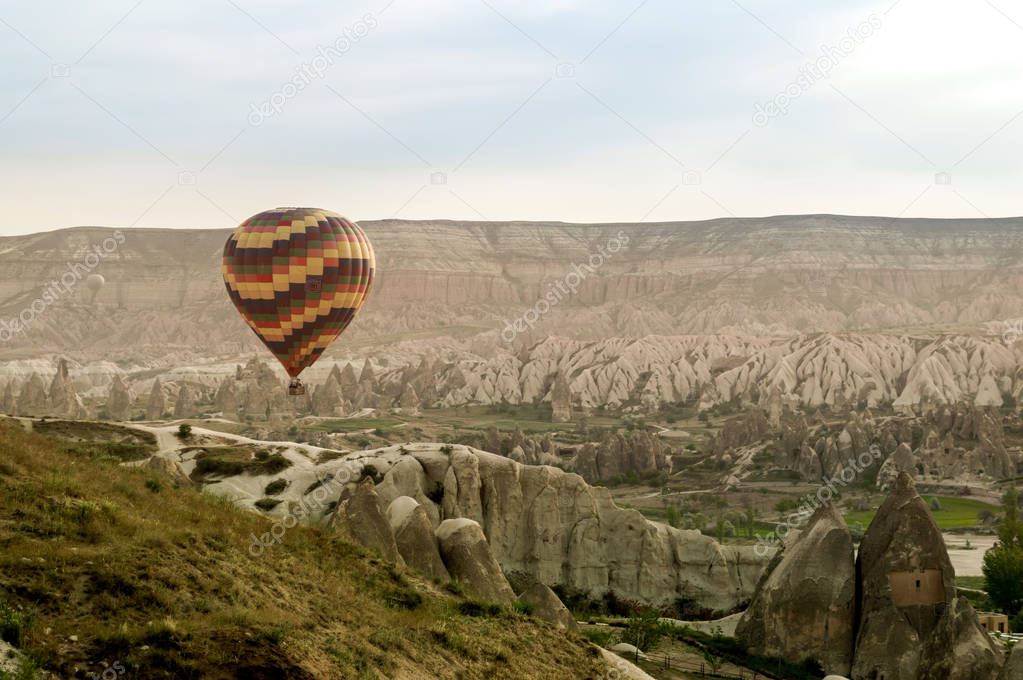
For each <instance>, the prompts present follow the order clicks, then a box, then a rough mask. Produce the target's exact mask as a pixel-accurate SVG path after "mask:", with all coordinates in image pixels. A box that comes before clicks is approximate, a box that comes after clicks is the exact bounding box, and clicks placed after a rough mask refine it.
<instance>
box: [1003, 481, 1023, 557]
mask: <svg viewBox="0 0 1023 680" xmlns="http://www.w3.org/2000/svg"><path fill="white" fill-rule="evenodd" d="M1002 510H1003V511H1004V512H1005V518H1004V519H1003V520H1002V524H1001V526H999V527H998V540H999V541H1000V542H1001V543H1002V545H1015V546H1017V547H1020V548H1023V522H1020V519H1019V491H1017V490H1016V486H1015V485H1014V484H1010V485H1009V488H1008V489H1006V491H1005V495H1003V496H1002Z"/></svg>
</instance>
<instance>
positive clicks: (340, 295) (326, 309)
mask: <svg viewBox="0 0 1023 680" xmlns="http://www.w3.org/2000/svg"><path fill="white" fill-rule="evenodd" d="M375 270H376V261H375V259H374V257H373V247H372V246H371V245H370V242H369V239H367V238H366V235H365V234H364V233H363V232H362V229H360V228H359V226H358V225H357V224H355V223H354V222H350V221H348V220H347V219H345V218H344V217H341V216H340V215H338V214H337V213H333V212H330V211H328V210H320V209H318V208H276V209H274V210H268V211H266V212H261V213H259V214H258V215H253V216H252V217H250V218H249V219H247V220H245V221H244V222H242V223H241V225H239V226H238V228H237V229H235V231H234V233H233V234H231V237H230V238H229V239H227V243H226V244H225V245H224V261H223V274H224V284H225V285H226V286H227V293H228V295H229V296H230V297H231V302H233V303H234V306H235V307H236V308H237V309H238V311H239V313H241V315H242V317H243V318H244V319H245V321H246V322H247V323H248V324H249V327H250V328H252V330H253V331H255V333H256V335H258V336H259V338H260V340H262V341H263V343H264V344H265V345H266V346H267V347H268V348H269V349H270V351H271V352H273V354H274V356H276V357H277V359H278V360H279V361H280V362H281V364H283V366H284V369H285V370H286V371H287V372H288V375H290V376H291V377H293V378H294V377H296V376H298V374H299V373H301V372H302V370H303V369H304V368H306V367H307V366H311V365H312V364H313V363H314V362H315V361H316V360H317V359H319V358H320V355H321V354H323V350H325V349H326V348H327V346H328V345H330V343H331V342H333V341H334V340H335V339H336V338H337V336H338V335H340V334H341V333H342V332H343V331H344V330H345V328H347V327H348V324H350V323H351V322H352V320H353V319H354V318H355V315H356V314H357V313H358V311H359V309H361V308H362V305H363V303H364V302H365V301H366V294H367V293H368V292H369V288H370V285H371V284H372V283H373V274H374V271H375Z"/></svg>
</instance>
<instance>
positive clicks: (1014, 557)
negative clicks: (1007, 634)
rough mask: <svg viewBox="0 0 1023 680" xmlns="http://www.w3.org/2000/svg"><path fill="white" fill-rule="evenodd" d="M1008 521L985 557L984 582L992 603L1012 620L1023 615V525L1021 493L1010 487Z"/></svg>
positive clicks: (1004, 520) (1006, 502)
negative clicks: (1022, 519) (1020, 509)
mask: <svg viewBox="0 0 1023 680" xmlns="http://www.w3.org/2000/svg"><path fill="white" fill-rule="evenodd" d="M1002 510H1003V512H1004V517H1003V518H1002V522H1001V524H999V526H998V543H996V544H995V547H993V548H991V549H990V550H988V551H987V552H986V553H984V564H983V566H982V571H983V572H984V581H985V582H986V584H987V592H988V596H989V597H990V598H991V601H992V602H993V603H994V604H995V606H997V607H998V608H999V609H1001V610H1002V611H1003V612H1005V613H1006V614H1008V615H1009V616H1010V617H1013V616H1019V615H1020V614H1021V613H1023V522H1020V520H1019V492H1018V491H1017V490H1016V487H1015V486H1014V485H1010V486H1009V488H1008V489H1007V490H1006V492H1005V495H1004V496H1002Z"/></svg>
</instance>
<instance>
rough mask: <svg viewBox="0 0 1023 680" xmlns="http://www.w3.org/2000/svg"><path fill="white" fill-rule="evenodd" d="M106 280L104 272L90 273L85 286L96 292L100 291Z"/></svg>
mask: <svg viewBox="0 0 1023 680" xmlns="http://www.w3.org/2000/svg"><path fill="white" fill-rule="evenodd" d="M106 282H107V280H106V279H104V278H103V275H102V274H89V276H87V277H86V279H85V287H86V288H88V289H89V290H91V291H92V292H93V293H95V292H97V291H99V289H100V288H102V287H103V285H104V284H106Z"/></svg>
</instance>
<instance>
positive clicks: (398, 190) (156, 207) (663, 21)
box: [0, 0, 1023, 234]
mask: <svg viewBox="0 0 1023 680" xmlns="http://www.w3.org/2000/svg"><path fill="white" fill-rule="evenodd" d="M850 30H851V31H853V32H854V33H855V34H856V36H857V37H856V38H855V39H853V38H851V37H849V35H850V34H849V32H850ZM0 35H2V37H3V39H2V40H0V84H2V86H0V202H2V206H3V220H2V222H0V234H17V233H27V232H31V231H40V230H49V229H55V228H60V227H66V226H74V225H109V226H121V227H125V226H151V227H233V226H235V224H236V223H237V222H238V221H240V220H242V219H244V218H246V217H248V216H249V215H251V214H253V213H256V212H259V211H260V210H264V209H267V208H271V207H275V206H279V205H304V206H317V207H322V208H328V209H332V210H336V211H338V212H341V213H343V214H345V215H347V216H349V217H351V218H353V219H357V220H367V219H381V218H389V217H401V218H408V219H420V218H447V219H468V220H480V219H490V220H508V219H529V220H564V221H572V222H590V221H598V222H599V221H630V222H632V221H640V220H646V221H665V220H691V219H706V218H713V217H722V216H728V215H738V216H760V215H770V214H792V213H816V212H828V213H848V214H861V215H862V214H869V215H891V216H895V215H904V216H929V217H981V216H991V217H995V216H999V217H1000V216H1010V215H1012V216H1016V215H1021V214H1023V192H1021V191H1020V187H1021V186H1023V163H1021V162H1020V161H1019V158H1020V156H1021V153H1020V151H1021V142H1023V120H1021V118H1023V115H1021V114H1023V6H1021V3H1019V2H1009V0H991V1H990V2H988V1H987V0H899V1H898V2H894V0H884V1H882V2H858V1H852V0H850V1H837V0H829V1H828V2H818V3H808V2H805V0H803V1H801V2H797V1H796V0H774V1H767V0H740V1H739V2H735V1H734V0H714V1H713V2H706V1H705V2H688V1H687V2H680V1H679V0H645V1H644V0H627V1H626V0H619V1H618V2H610V1H609V0H590V1H584V0H373V1H371V2H338V1H337V0H307V1H285V0H203V1H202V2H199V1H198V0H175V1H174V2H170V1H169V0H141V1H140V0H91V1H90V2H88V3H85V2H69V1H67V0H65V1H63V2H56V1H50V0H33V2H31V3H28V2H24V1H23V0H22V1H19V2H13V1H11V0H0ZM346 36H348V37H346ZM339 38H341V42H340V47H341V48H342V49H341V50H338V51H336V52H335V53H334V56H333V62H332V63H326V65H325V63H324V61H323V58H322V57H321V58H320V61H319V62H317V55H318V54H319V51H318V48H323V49H326V48H328V47H329V46H331V45H335V44H336V43H337V41H338V39H339ZM335 49H336V48H335ZM825 54H827V55H828V56H827V57H824V56H823V55H825ZM814 62H819V63H820V64H822V65H825V66H827V68H828V70H829V75H828V76H827V77H824V76H820V77H816V76H813V74H811V77H809V78H808V77H806V76H805V75H804V76H802V77H801V72H802V73H804V74H805V73H807V71H806V70H805V67H806V65H807V64H811V63H814ZM317 69H318V70H317ZM303 72H304V73H305V74H306V75H301V73H303ZM310 73H312V75H309V74H310ZM297 74H298V75H297ZM295 78H299V79H304V81H305V82H307V83H308V85H307V86H305V87H303V88H301V89H297V88H296V89H294V90H292V89H290V88H291V86H290V85H288V83H289V82H291V81H292V79H295ZM801 79H802V82H801ZM786 90H788V92H789V93H790V95H791V96H786V97H784V98H787V99H788V100H789V101H788V103H787V106H786V107H785V108H786V110H785V112H784V113H782V112H780V111H773V113H772V115H766V114H760V115H759V116H755V114H756V112H757V111H758V110H759V111H765V108H763V107H767V106H768V104H769V103H770V102H773V101H777V100H778V96H779V94H780V93H784V92H786ZM271 101H272V102H275V106H276V108H277V110H269V109H267V108H265V107H264V109H263V111H264V113H262V114H260V113H255V112H256V111H258V110H259V107H260V105H261V104H262V103H264V102H271ZM781 103H784V102H781ZM758 105H759V107H760V108H758ZM267 111H269V115H265V114H266V112H267ZM755 119H756V120H755ZM939 173H948V174H947V175H944V174H941V175H939Z"/></svg>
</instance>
